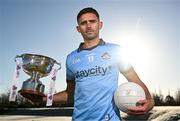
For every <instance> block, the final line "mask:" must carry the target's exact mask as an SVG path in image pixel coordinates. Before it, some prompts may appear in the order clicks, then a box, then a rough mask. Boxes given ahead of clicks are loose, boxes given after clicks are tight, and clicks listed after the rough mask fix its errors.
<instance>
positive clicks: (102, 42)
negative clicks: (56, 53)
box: [77, 39, 106, 52]
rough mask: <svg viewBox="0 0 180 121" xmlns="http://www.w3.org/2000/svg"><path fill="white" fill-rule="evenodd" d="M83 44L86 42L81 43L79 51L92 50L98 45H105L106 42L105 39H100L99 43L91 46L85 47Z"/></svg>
mask: <svg viewBox="0 0 180 121" xmlns="http://www.w3.org/2000/svg"><path fill="white" fill-rule="evenodd" d="M83 44H84V42H82V43H80V45H79V48H78V50H77V51H78V52H81V51H83V50H92V49H94V48H96V47H97V46H102V45H105V44H106V43H105V41H104V40H103V39H100V41H99V43H98V44H97V45H95V46H93V47H91V48H83Z"/></svg>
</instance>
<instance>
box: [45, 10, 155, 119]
mask: <svg viewBox="0 0 180 121" xmlns="http://www.w3.org/2000/svg"><path fill="white" fill-rule="evenodd" d="M77 22H78V26H77V31H78V32H79V33H81V35H82V37H83V39H84V43H81V44H80V46H79V48H78V49H76V50H74V51H73V52H72V53H70V54H69V55H68V56H67V60H66V69H67V73H66V75H67V77H66V78H67V89H66V90H65V91H62V92H59V93H56V94H55V95H54V99H53V100H54V102H73V101H74V112H73V116H72V120H75V121H101V120H110V121H118V120H121V119H120V112H119V110H118V109H117V107H116V105H115V103H114V99H113V95H114V92H115V89H116V88H117V86H118V76H119V72H121V73H122V74H123V75H124V76H125V77H126V78H127V80H128V81H130V82H135V83H137V84H139V85H140V86H141V87H142V88H143V89H144V91H145V94H146V100H141V101H139V102H138V103H139V104H140V105H141V106H138V107H134V108H130V109H129V112H128V114H132V115H140V114H145V113H147V112H148V111H149V110H151V109H152V108H153V106H154V101H153V99H152V97H151V95H150V93H149V91H148V89H147V87H146V86H145V84H144V83H143V82H142V81H141V80H140V79H139V77H138V75H137V74H136V72H135V71H134V69H133V67H132V66H131V65H130V64H129V63H128V61H126V59H124V58H123V56H122V50H121V48H120V47H119V46H118V45H116V44H111V43H107V42H105V41H104V40H102V39H100V38H99V30H100V29H101V28H102V26H103V23H102V22H101V21H100V18H99V14H98V12H97V11H96V10H95V9H93V8H84V9H82V10H81V11H80V12H79V14H78V15H77ZM44 100H45V98H44Z"/></svg>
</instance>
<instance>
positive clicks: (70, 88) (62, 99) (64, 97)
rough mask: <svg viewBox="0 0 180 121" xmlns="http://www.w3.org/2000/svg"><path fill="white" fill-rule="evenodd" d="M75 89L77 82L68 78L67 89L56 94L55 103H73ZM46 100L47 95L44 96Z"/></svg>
mask: <svg viewBox="0 0 180 121" xmlns="http://www.w3.org/2000/svg"><path fill="white" fill-rule="evenodd" d="M74 89H75V82H74V81H71V80H67V88H66V90H64V91H61V92H58V93H56V94H54V96H53V103H55V104H64V103H73V101H74ZM46 100H47V97H44V98H43V101H44V102H46Z"/></svg>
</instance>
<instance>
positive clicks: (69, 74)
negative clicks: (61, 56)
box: [66, 57, 75, 82]
mask: <svg viewBox="0 0 180 121" xmlns="http://www.w3.org/2000/svg"><path fill="white" fill-rule="evenodd" d="M70 67H71V66H70V59H69V58H68V57H67V59H66V80H67V82H68V81H74V80H75V76H74V73H73V72H72V70H71V68H70Z"/></svg>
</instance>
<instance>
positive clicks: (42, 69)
mask: <svg viewBox="0 0 180 121" xmlns="http://www.w3.org/2000/svg"><path fill="white" fill-rule="evenodd" d="M17 58H22V68H23V71H24V72H25V73H27V74H28V75H29V76H30V78H29V79H27V80H26V81H24V82H23V84H22V88H21V90H19V91H18V92H19V93H20V94H21V95H22V96H23V97H25V98H28V99H31V98H32V96H33V98H37V99H39V98H41V97H43V96H45V94H44V89H45V86H44V85H43V84H42V82H41V81H40V78H42V77H46V76H48V75H49V74H50V72H51V70H52V68H53V66H54V64H55V63H56V64H57V65H59V66H60V67H59V69H60V68H61V64H60V63H58V62H57V61H56V60H54V59H52V58H50V57H47V56H43V55H38V54H22V55H20V56H19V55H17V56H16V57H15V61H16V59H17Z"/></svg>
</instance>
